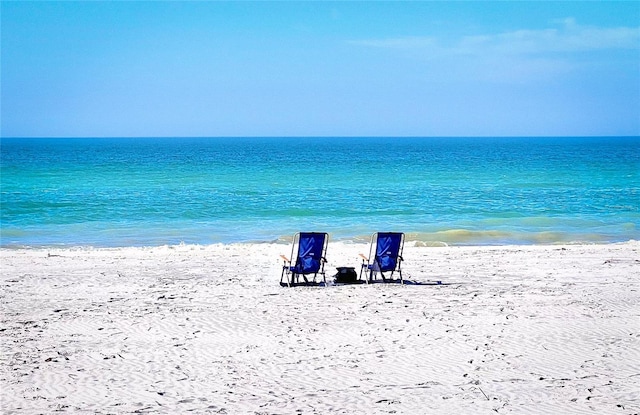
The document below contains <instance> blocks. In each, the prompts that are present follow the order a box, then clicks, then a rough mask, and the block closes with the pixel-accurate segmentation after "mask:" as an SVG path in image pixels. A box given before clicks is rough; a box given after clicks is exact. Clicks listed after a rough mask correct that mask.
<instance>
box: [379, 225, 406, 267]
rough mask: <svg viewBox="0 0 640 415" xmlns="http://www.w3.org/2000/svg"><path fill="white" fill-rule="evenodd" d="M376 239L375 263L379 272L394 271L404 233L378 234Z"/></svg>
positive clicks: (400, 254)
mask: <svg viewBox="0 0 640 415" xmlns="http://www.w3.org/2000/svg"><path fill="white" fill-rule="evenodd" d="M377 235H378V237H377V239H376V257H375V262H376V264H377V266H378V268H379V270H380V271H382V272H386V271H394V270H396V267H397V266H398V258H399V257H401V256H402V247H403V245H404V233H401V232H378V234H377Z"/></svg>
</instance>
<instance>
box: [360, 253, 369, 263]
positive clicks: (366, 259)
mask: <svg viewBox="0 0 640 415" xmlns="http://www.w3.org/2000/svg"><path fill="white" fill-rule="evenodd" d="M359 255H360V256H361V257H362V259H364V260H365V261H367V262H369V258H367V257H366V256H364V254H359Z"/></svg>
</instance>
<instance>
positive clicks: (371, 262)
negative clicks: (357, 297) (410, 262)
mask: <svg viewBox="0 0 640 415" xmlns="http://www.w3.org/2000/svg"><path fill="white" fill-rule="evenodd" d="M381 235H399V236H400V244H399V246H398V256H397V258H396V264H395V267H394V269H392V270H391V269H387V270H384V271H382V270H380V268H381V266H380V263H379V262H378V261H379V257H378V255H377V252H378V241H379V237H380V236H381ZM374 247H375V249H374ZM403 249H404V233H402V232H376V233H374V234H373V235H371V244H370V246H369V256H368V257H366V256H364V254H360V256H361V257H362V266H361V268H360V277H359V278H360V279H362V274H363V273H364V272H366V273H368V274H369V275H368V278H365V281H366V282H367V283H373V282H374V281H375V278H374V276H375V275H376V274H377V273H378V272H379V273H380V276H381V277H382V281H383V282H391V281H393V282H395V281H396V280H394V279H393V274H394V273H395V272H397V273H398V276H399V281H400V284H404V280H403V278H402V267H401V264H402V261H404V258H403V257H402V251H403ZM376 265H377V268H378V269H376ZM385 272H391V275H389V277H388V278H387V277H385V275H384V273H385ZM365 276H366V274H365Z"/></svg>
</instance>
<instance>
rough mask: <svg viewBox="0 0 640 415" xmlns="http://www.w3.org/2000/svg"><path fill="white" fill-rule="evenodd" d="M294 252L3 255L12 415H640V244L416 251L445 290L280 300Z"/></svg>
mask: <svg viewBox="0 0 640 415" xmlns="http://www.w3.org/2000/svg"><path fill="white" fill-rule="evenodd" d="M290 249H291V248H290V245H285V244H232V245H212V246H188V245H187V246H173V247H159V248H124V249H29V250H26V249H24V250H22V249H16V250H9V249H3V250H0V261H1V262H0V264H1V265H0V266H1V279H0V281H1V284H2V290H1V291H0V301H1V313H2V315H1V326H0V336H1V341H2V342H1V351H2V355H1V374H0V398H1V402H0V409H1V412H2V413H3V414H40V413H47V414H48V413H58V412H62V413H74V414H76V413H80V414H82V413H86V414H88V413H91V414H94V413H98V414H123V413H153V414H156V413H157V414H181V413H195V414H199V413H223V414H327V413H340V414H386V413H395V414H493V413H499V414H503V413H512V414H560V413H561V414H585V413H596V414H637V413H640V291H639V290H640V243H639V242H633V241H632V242H628V243H622V244H610V245H567V246H555V245H554V246H504V247H421V246H413V244H412V243H411V242H408V243H407V246H406V247H405V252H404V258H405V262H404V263H403V268H404V270H405V278H408V279H410V280H414V281H420V282H427V281H435V280H441V281H442V282H443V283H444V284H443V285H420V286H418V285H405V286H400V285H396V284H390V285H383V284H376V285H357V286H356V285H354V286H332V287H331V286H330V287H301V288H282V287H280V286H279V284H278V283H279V279H280V271H281V265H282V263H281V260H280V258H279V255H280V254H289V253H290ZM360 252H368V245H363V244H350V243H344V242H330V243H329V249H328V254H327V256H328V264H327V268H326V269H327V277H329V276H331V275H332V274H334V273H335V267H338V266H358V264H359V261H358V254H359V253H360Z"/></svg>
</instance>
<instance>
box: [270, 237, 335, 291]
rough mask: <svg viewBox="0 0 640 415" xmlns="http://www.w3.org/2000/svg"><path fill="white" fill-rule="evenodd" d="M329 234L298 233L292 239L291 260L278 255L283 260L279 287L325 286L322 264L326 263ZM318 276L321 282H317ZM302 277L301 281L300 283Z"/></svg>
mask: <svg viewBox="0 0 640 415" xmlns="http://www.w3.org/2000/svg"><path fill="white" fill-rule="evenodd" d="M328 242H329V234H327V233H321V232H299V233H297V234H295V235H294V237H293V245H292V247H291V257H290V258H291V259H290V258H288V257H286V256H284V255H280V257H281V258H282V259H283V260H284V265H283V266H282V275H281V276H280V285H282V286H288V287H291V286H297V285H320V284H321V283H322V284H326V283H327V280H326V277H325V272H324V264H325V262H327V259H326V257H325V256H326V253H327V244H328ZM318 275H320V276H321V277H322V281H321V282H320V281H317V278H318ZM300 277H302V280H303V281H300Z"/></svg>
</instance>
